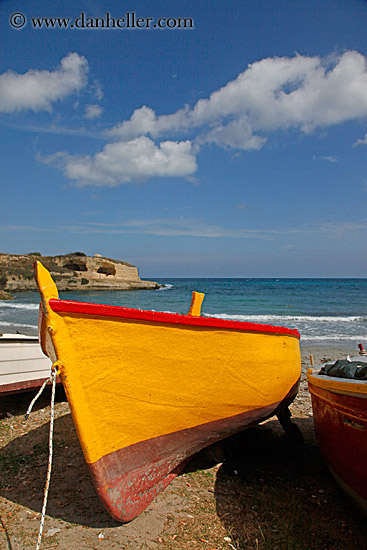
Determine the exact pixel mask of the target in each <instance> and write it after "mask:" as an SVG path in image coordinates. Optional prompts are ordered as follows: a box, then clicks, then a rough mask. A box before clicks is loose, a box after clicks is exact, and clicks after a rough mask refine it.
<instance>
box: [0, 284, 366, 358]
mask: <svg viewBox="0 0 367 550" xmlns="http://www.w3.org/2000/svg"><path fill="white" fill-rule="evenodd" d="M159 283H161V284H162V285H164V286H162V288H161V289H159V290H139V291H123V292H121V291H98V292H91V291H86V292H69V293H67V292H63V293H61V297H62V298H63V299H70V300H77V301H84V302H94V303H104V304H111V305H119V306H126V307H133V308H139V309H149V310H155V311H171V312H178V313H187V311H188V309H189V306H190V301H191V291H192V290H197V291H200V292H204V293H205V295H206V296H205V300H204V304H203V308H202V313H203V315H208V316H214V317H220V318H225V319H236V320H239V321H250V322H255V323H256V322H257V323H266V324H273V325H281V326H287V327H290V328H297V329H298V330H299V332H300V333H301V337H302V341H303V342H305V343H313V344H317V343H320V344H328V343H330V344H331V343H332V344H333V345H341V346H344V345H345V346H353V347H354V346H356V345H357V344H358V343H359V342H363V343H364V345H365V346H366V347H367V279H160V280H159ZM38 303H39V296H38V293H36V292H27V293H26V292H23V293H18V294H16V295H15V300H14V301H12V302H5V301H0V331H1V332H16V331H19V332H24V333H26V334H33V333H36V331H37V310H38Z"/></svg>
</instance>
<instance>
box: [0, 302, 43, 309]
mask: <svg viewBox="0 0 367 550" xmlns="http://www.w3.org/2000/svg"><path fill="white" fill-rule="evenodd" d="M0 307H1V308H10V309H27V310H32V311H34V310H37V309H38V308H39V304H15V303H13V302H9V301H6V302H5V301H2V300H0Z"/></svg>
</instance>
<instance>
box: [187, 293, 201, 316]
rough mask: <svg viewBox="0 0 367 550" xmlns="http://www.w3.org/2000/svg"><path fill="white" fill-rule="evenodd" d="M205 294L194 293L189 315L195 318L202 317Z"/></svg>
mask: <svg viewBox="0 0 367 550" xmlns="http://www.w3.org/2000/svg"><path fill="white" fill-rule="evenodd" d="M204 297H205V294H204V293H203V292H195V291H194V292H193V293H192V296H191V306H190V309H189V312H188V314H187V315H192V316H194V317H200V314H201V306H202V303H203V300H204Z"/></svg>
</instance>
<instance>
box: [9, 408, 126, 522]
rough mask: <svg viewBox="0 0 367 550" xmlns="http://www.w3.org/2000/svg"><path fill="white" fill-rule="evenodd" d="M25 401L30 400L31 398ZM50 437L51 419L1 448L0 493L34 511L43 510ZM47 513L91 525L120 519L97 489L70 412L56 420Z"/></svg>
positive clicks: (20, 410)
mask: <svg viewBox="0 0 367 550" xmlns="http://www.w3.org/2000/svg"><path fill="white" fill-rule="evenodd" d="M46 399H47V397H46ZM24 401H25V402H26V403H27V404H29V402H30V399H29V398H28V397H27V398H24ZM18 405H19V404H18ZM41 405H42V401H41ZM41 405H38V408H39V407H40V406H41ZM23 409H25V410H26V407H25V406H23V404H22V401H20V405H19V406H18V410H17V416H15V417H14V423H16V422H20V421H23V418H22V417H21V416H20V414H21V412H22V413H23V412H25V410H24V411H23ZM35 410H37V407H35ZM18 414H19V416H18ZM30 418H32V415H31V417H30ZM48 438H49V422H46V423H45V424H43V425H42V426H40V427H37V428H35V429H30V430H29V431H28V432H27V433H26V434H24V435H21V436H19V437H17V438H16V439H14V440H12V441H11V442H10V443H8V444H7V445H5V446H4V447H2V448H1V449H0V474H1V475H0V495H1V496H2V497H4V498H6V499H8V500H11V501H13V502H16V503H18V504H20V505H21V506H25V507H27V508H28V509H30V510H31V511H34V512H35V513H40V512H41V510H42V503H43V491H44V485H45V481H46V473H47V465H48ZM47 515H49V516H52V517H55V518H58V519H60V520H63V521H66V522H71V523H78V524H81V525H86V526H89V527H114V526H116V525H121V524H120V523H117V522H116V521H115V520H113V519H112V518H111V517H110V515H109V514H108V513H107V511H106V510H105V509H104V507H103V505H102V504H101V502H100V500H99V498H98V496H97V494H96V491H95V488H94V486H93V483H92V479H91V476H90V474H89V471H88V467H87V465H86V463H85V460H84V456H83V452H82V449H81V447H80V444H79V440H78V436H77V433H76V430H75V427H74V423H73V420H72V417H71V414H70V413H67V414H65V415H64V416H61V417H59V418H56V419H55V422H54V444H53V463H52V474H51V482H50V489H49V495H48V503H47Z"/></svg>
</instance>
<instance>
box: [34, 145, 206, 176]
mask: <svg viewBox="0 0 367 550" xmlns="http://www.w3.org/2000/svg"><path fill="white" fill-rule="evenodd" d="M41 160H42V161H43V162H46V163H49V164H54V165H56V166H58V167H60V168H62V169H63V171H64V173H65V175H66V177H67V178H68V179H71V180H74V181H76V182H77V183H78V184H79V185H88V184H89V185H109V186H114V185H119V184H121V183H127V182H131V181H144V180H146V179H147V178H149V177H153V176H160V177H185V176H189V175H191V174H193V173H194V172H195V171H196V169H197V165H196V157H195V151H194V148H193V146H192V144H191V142H190V141H181V142H175V141H164V142H162V143H160V144H159V145H156V144H155V143H154V142H153V141H152V140H151V139H149V138H148V137H145V136H142V137H139V138H136V139H134V140H131V141H129V142H116V143H109V144H107V145H106V146H105V147H104V149H103V150H102V151H101V152H99V153H97V154H95V155H94V156H89V155H87V156H72V155H69V154H68V153H64V152H59V153H56V154H55V155H52V156H51V157H47V158H43V159H41Z"/></svg>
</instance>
